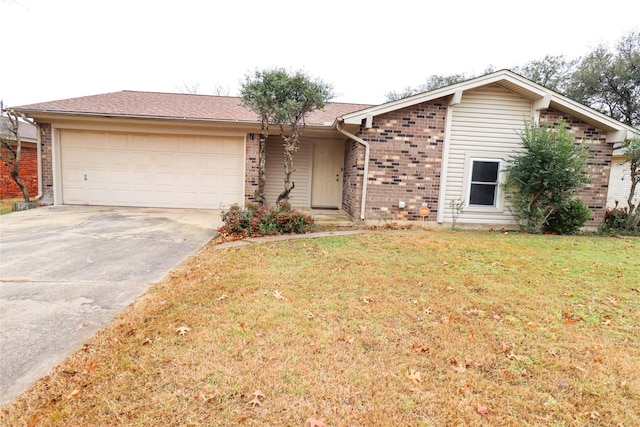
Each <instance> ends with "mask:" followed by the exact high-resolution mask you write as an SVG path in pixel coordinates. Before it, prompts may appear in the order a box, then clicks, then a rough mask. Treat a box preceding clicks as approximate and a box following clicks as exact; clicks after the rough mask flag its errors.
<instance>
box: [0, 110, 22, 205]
mask: <svg viewBox="0 0 640 427" xmlns="http://www.w3.org/2000/svg"><path fill="white" fill-rule="evenodd" d="M3 112H6V113H7V115H6V117H4V116H2V122H1V128H0V149H1V150H2V151H1V157H2V163H4V166H5V167H6V168H7V171H9V174H10V175H11V179H13V180H14V181H15V183H16V184H17V185H18V187H19V188H20V191H21V192H22V196H23V197H24V201H25V203H29V192H28V191H27V187H26V186H25V185H24V183H23V182H22V179H21V178H20V160H21V159H22V140H21V139H20V130H19V128H20V121H19V120H18V115H17V114H16V113H15V112H14V111H12V110H6V111H5V110H3ZM5 118H6V120H5Z"/></svg>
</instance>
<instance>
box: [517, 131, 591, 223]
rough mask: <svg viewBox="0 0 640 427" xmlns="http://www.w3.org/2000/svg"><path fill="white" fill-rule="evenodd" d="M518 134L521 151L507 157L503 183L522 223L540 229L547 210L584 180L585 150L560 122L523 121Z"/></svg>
mask: <svg viewBox="0 0 640 427" xmlns="http://www.w3.org/2000/svg"><path fill="white" fill-rule="evenodd" d="M520 138H521V140H522V145H523V147H524V151H522V152H521V153H518V154H516V155H514V156H512V157H511V158H510V159H509V161H508V166H507V167H506V168H505V170H506V171H507V172H508V175H507V180H506V182H505V186H506V188H507V190H508V197H509V199H510V200H511V201H512V204H513V211H514V214H515V215H516V217H517V218H518V219H519V220H520V222H521V225H522V227H523V228H524V229H525V230H526V231H528V232H532V233H540V232H542V231H543V229H544V227H545V226H546V225H547V220H548V219H549V217H550V216H551V214H553V213H554V212H555V211H556V210H557V209H558V208H559V207H561V206H565V204H566V203H567V201H569V200H570V199H571V198H572V197H571V196H573V195H574V194H575V193H576V192H577V191H578V189H579V188H580V187H581V186H582V185H583V184H586V183H587V182H588V179H587V174H586V171H585V166H586V165H587V158H588V153H589V150H588V149H587V148H586V147H584V146H581V145H575V144H574V142H573V135H572V134H571V133H570V132H569V131H568V130H567V127H566V124H565V123H563V122H560V123H558V125H557V127H549V126H540V127H539V126H537V125H536V123H534V122H530V121H526V122H525V127H524V130H523V131H522V132H521V134H520Z"/></svg>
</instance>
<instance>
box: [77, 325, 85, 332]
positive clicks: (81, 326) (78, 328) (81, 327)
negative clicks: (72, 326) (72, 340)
mask: <svg viewBox="0 0 640 427" xmlns="http://www.w3.org/2000/svg"><path fill="white" fill-rule="evenodd" d="M86 327H87V324H86V323H80V324H79V325H78V327H77V328H76V331H79V330H80V329H84V328H86Z"/></svg>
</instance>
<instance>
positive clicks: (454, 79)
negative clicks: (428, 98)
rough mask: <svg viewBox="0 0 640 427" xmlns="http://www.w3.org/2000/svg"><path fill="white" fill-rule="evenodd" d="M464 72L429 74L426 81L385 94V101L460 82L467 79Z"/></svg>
mask: <svg viewBox="0 0 640 427" xmlns="http://www.w3.org/2000/svg"><path fill="white" fill-rule="evenodd" d="M469 78H470V77H467V75H466V74H451V75H437V74H434V75H432V76H430V77H429V78H428V79H427V81H426V83H424V84H422V85H419V86H415V87H411V86H407V87H405V88H404V89H402V90H401V91H400V92H396V91H390V92H387V93H386V94H385V96H386V97H387V101H397V100H398V99H402V98H406V97H408V96H412V95H417V94H419V93H423V92H429V91H430V90H435V89H440V88H441V87H445V86H450V85H453V84H456V83H460V82H462V81H464V80H467V79H469Z"/></svg>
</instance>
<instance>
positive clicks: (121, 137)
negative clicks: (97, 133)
mask: <svg viewBox="0 0 640 427" xmlns="http://www.w3.org/2000/svg"><path fill="white" fill-rule="evenodd" d="M107 135H108V138H109V149H110V150H129V149H130V144H129V138H128V135H127V134H117V133H110V134H107Z"/></svg>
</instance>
